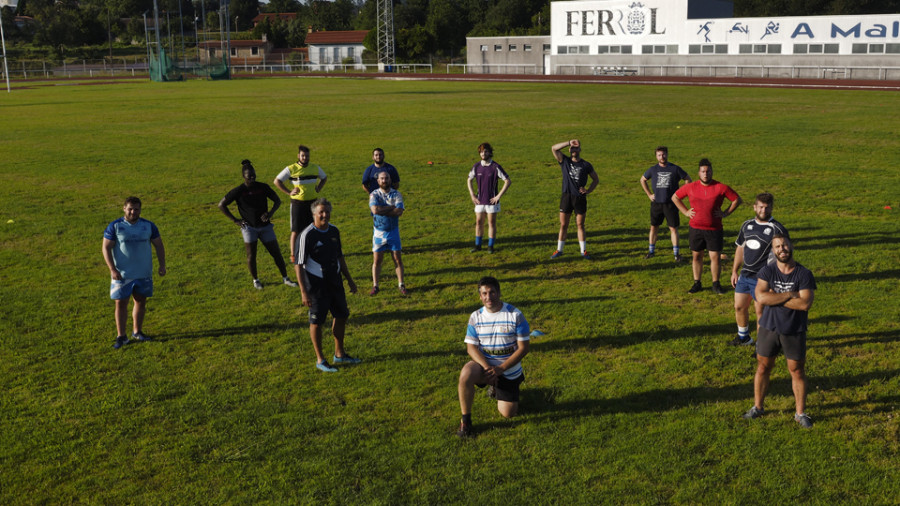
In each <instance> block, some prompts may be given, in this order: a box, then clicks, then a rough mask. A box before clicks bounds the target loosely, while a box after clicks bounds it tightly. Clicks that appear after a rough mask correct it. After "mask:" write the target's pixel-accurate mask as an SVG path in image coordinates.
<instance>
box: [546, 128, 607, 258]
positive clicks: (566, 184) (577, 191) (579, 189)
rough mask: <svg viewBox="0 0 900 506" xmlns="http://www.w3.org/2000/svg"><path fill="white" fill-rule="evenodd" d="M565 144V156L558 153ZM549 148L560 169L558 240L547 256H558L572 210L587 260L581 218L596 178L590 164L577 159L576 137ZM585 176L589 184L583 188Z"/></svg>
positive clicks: (579, 152)
mask: <svg viewBox="0 0 900 506" xmlns="http://www.w3.org/2000/svg"><path fill="white" fill-rule="evenodd" d="M566 147H568V148H569V156H568V157H566V156H564V155H563V154H562V150H563V149H564V148H566ZM550 150H551V151H552V152H553V157H554V158H556V161H557V162H558V163H559V168H560V170H561V171H562V196H561V197H560V199H559V239H558V240H557V243H556V251H554V252H553V254H552V255H550V258H559V257H561V256H562V253H563V246H564V245H565V244H566V232H567V231H568V230H569V220H570V219H571V218H572V212H573V211H574V212H575V224H576V225H577V226H578V245H579V248H580V250H581V257H582V258H584V259H589V258H591V257H590V255H588V253H587V242H586V239H585V235H586V234H585V231H584V217H585V215H586V214H587V196H588V195H589V194H590V193H591V192H592V191H594V188H596V187H597V185H598V184H599V183H600V178H598V177H597V172H596V171H594V166H593V165H591V164H590V162H588V161H587V160H583V159H582V158H581V142H579V141H578V139H572V140H570V141H564V142H560V143H557V144H554V145H553V146H552V147H551V148H550ZM589 177H590V178H591V185H590V186H589V187H585V186H586V185H587V180H588V178H589Z"/></svg>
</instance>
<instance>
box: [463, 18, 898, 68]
mask: <svg viewBox="0 0 900 506" xmlns="http://www.w3.org/2000/svg"><path fill="white" fill-rule="evenodd" d="M689 2H690V0H640V1H636V0H588V1H561V2H553V3H552V4H551V21H550V26H551V29H550V36H549V37H546V39H548V42H549V44H550V51H549V55H548V56H546V57H544V56H542V57H541V58H540V59H539V58H533V59H532V60H531V61H530V63H532V64H534V65H538V66H540V68H541V73H545V74H572V73H577V74H585V73H628V74H642V75H660V74H666V75H681V74H685V75H687V74H690V75H704V72H706V73H707V75H737V76H739V77H829V76H844V77H855V78H880V79H900V14H890V15H866V16H863V15H860V16H806V17H769V18H734V17H713V16H714V15H716V14H720V13H721V12H722V9H721V8H719V7H720V6H717V5H713V4H709V6H710V7H711V8H709V9H703V8H700V9H698V8H697V7H698V5H697V4H695V5H693V6H691V7H692V8H691V9H690V11H691V12H692V13H693V15H694V16H697V15H699V16H700V17H693V18H689V17H688V12H689V5H688V4H689ZM700 6H701V7H703V5H702V2H701V4H700ZM728 12H729V15H730V10H728ZM704 14H709V15H710V17H703V15H704ZM493 39H498V40H499V39H502V38H501V37H483V38H471V39H470V40H469V42H470V43H469V44H468V47H467V50H468V51H469V53H468V60H469V63H470V64H485V63H488V64H489V63H506V62H507V60H508V59H509V58H504V56H505V55H503V54H502V53H503V52H502V51H496V50H494V48H495V47H496V44H495V43H493ZM501 43H502V42H501ZM536 43H537V41H536V40H535V41H532V45H534V44H536ZM485 49H487V50H485ZM517 58H518V59H519V60H521V53H520V54H519V55H517ZM499 68H500V67H494V68H493V69H492V70H491V71H493V72H498V71H499ZM472 71H474V72H477V71H478V68H477V67H474V68H472ZM763 74H765V75H763Z"/></svg>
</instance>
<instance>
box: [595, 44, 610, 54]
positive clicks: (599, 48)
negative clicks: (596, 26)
mask: <svg viewBox="0 0 900 506" xmlns="http://www.w3.org/2000/svg"><path fill="white" fill-rule="evenodd" d="M607 53H609V46H597V54H607Z"/></svg>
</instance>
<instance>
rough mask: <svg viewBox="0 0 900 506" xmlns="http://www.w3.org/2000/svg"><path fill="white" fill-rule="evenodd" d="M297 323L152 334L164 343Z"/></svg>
mask: <svg viewBox="0 0 900 506" xmlns="http://www.w3.org/2000/svg"><path fill="white" fill-rule="evenodd" d="M296 327H297V323H296V322H293V323H279V324H275V323H265V324H262V325H246V326H242V327H226V328H221V329H208V330H200V331H193V332H172V333H169V334H166V333H163V334H157V335H155V336H153V340H154V341H156V342H161V343H164V342H166V341H174V340H177V339H199V338H202V337H228V336H243V335H247V334H259V333H269V332H281V331H285V330H289V329H291V328H296Z"/></svg>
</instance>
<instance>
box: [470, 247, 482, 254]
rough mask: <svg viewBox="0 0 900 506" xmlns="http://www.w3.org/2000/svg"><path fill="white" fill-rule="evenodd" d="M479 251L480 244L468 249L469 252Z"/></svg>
mask: <svg viewBox="0 0 900 506" xmlns="http://www.w3.org/2000/svg"><path fill="white" fill-rule="evenodd" d="M479 251H481V246H475V247H474V248H472V249H470V250H469V253H477V252H479Z"/></svg>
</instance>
